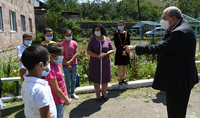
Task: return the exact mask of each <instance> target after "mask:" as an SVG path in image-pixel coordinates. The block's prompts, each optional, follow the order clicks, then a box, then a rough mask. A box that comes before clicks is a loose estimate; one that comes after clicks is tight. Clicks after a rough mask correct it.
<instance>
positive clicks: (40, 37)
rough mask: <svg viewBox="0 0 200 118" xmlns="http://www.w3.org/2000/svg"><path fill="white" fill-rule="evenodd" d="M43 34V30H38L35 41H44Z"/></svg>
mask: <svg viewBox="0 0 200 118" xmlns="http://www.w3.org/2000/svg"><path fill="white" fill-rule="evenodd" d="M42 36H43V33H41V32H38V31H37V32H36V37H35V39H34V40H35V41H42Z"/></svg>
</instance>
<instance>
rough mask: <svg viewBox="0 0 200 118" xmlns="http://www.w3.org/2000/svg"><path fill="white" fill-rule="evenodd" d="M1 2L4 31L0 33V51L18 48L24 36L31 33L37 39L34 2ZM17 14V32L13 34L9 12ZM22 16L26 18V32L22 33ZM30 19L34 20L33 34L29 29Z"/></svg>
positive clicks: (15, 0)
mask: <svg viewBox="0 0 200 118" xmlns="http://www.w3.org/2000/svg"><path fill="white" fill-rule="evenodd" d="M30 1H31V3H28V2H27V0H0V7H1V10H2V20H3V31H2V32H0V49H6V48H9V47H13V46H17V45H20V44H21V43H22V35H23V34H24V33H31V34H32V35H33V38H34V37H35V15H34V4H33V3H34V0H30ZM10 11H12V12H15V16H16V29H17V31H16V32H12V31H11V28H10V15H9V12H10ZM21 15H24V16H25V27H26V32H23V33H22V31H21ZM29 18H31V19H32V32H30V30H29V29H30V28H29Z"/></svg>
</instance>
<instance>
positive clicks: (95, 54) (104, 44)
mask: <svg viewBox="0 0 200 118" xmlns="http://www.w3.org/2000/svg"><path fill="white" fill-rule="evenodd" d="M92 31H93V34H94V37H92V38H91V39H90V41H89V43H88V47H87V54H89V55H90V62H89V81H91V82H93V83H94V88H95V91H96V99H97V102H101V100H102V99H101V95H100V85H102V98H103V100H105V101H107V100H108V97H107V93H106V92H107V86H108V82H110V81H111V62H110V58H109V55H110V54H112V53H114V48H113V46H112V43H111V40H110V38H109V37H106V36H104V35H105V34H106V30H105V28H104V27H103V25H102V24H96V25H95V26H94V27H93V29H92Z"/></svg>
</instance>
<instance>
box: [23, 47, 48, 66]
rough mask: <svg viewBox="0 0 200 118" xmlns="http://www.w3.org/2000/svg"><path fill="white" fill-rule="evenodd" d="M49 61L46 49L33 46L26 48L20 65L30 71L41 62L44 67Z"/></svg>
mask: <svg viewBox="0 0 200 118" xmlns="http://www.w3.org/2000/svg"><path fill="white" fill-rule="evenodd" d="M48 59H49V52H48V50H47V49H46V48H44V47H43V46H39V45H33V46H29V47H27V48H26V49H25V50H24V52H23V53H22V57H21V60H22V63H23V65H24V66H25V67H26V68H27V69H28V70H32V69H34V68H35V66H36V65H37V64H38V63H39V62H42V63H43V64H44V65H45V64H46V63H47V60H48Z"/></svg>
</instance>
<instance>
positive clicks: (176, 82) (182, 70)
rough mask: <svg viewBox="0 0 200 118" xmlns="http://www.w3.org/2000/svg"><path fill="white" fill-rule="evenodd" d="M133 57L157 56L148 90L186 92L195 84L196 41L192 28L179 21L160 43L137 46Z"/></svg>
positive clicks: (196, 78)
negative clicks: (151, 83)
mask: <svg viewBox="0 0 200 118" xmlns="http://www.w3.org/2000/svg"><path fill="white" fill-rule="evenodd" d="M135 48H136V53H137V55H141V54H158V58H157V62H158V63H157V69H156V73H155V78H154V82H153V85H152V87H153V88H154V89H158V90H164V91H190V90H191V89H192V88H193V86H194V85H195V84H196V83H198V81H199V80H198V75H197V69H196V64H195V51H196V38H195V35H194V32H193V29H192V28H191V27H190V26H189V25H188V24H187V23H186V22H184V21H180V22H179V23H178V24H177V25H176V26H175V28H174V29H173V30H172V31H171V33H170V34H169V35H168V36H165V38H164V41H163V42H161V43H160V44H156V45H137V46H136V47H135Z"/></svg>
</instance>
